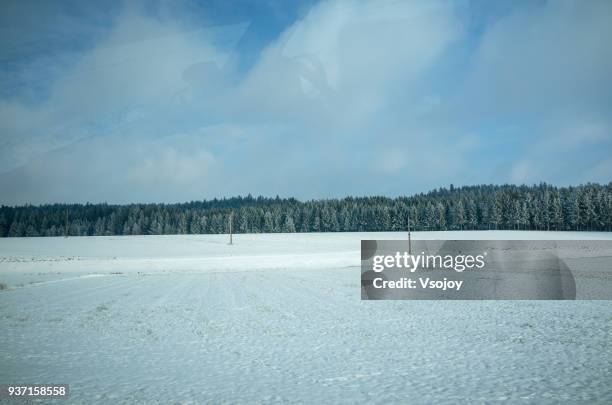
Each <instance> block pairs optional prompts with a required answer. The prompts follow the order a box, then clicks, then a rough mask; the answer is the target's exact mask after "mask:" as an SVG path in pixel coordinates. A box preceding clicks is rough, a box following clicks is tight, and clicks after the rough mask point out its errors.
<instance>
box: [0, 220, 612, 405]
mask: <svg viewBox="0 0 612 405" xmlns="http://www.w3.org/2000/svg"><path fill="white" fill-rule="evenodd" d="M405 238H406V234H405V233H333V234H259V235H251V234H249V235H235V237H234V245H231V246H230V245H228V243H227V242H228V239H227V235H173V236H125V237H118V236H117V237H70V238H18V239H15V238H6V239H0V282H1V283H5V284H6V285H7V286H8V288H7V289H5V290H2V291H0V383H56V384H63V383H67V384H70V391H71V393H70V398H69V401H68V403H83V404H85V403H87V404H89V403H113V404H116V403H227V402H230V403H270V402H279V403H280V402H283V403H285V402H288V403H366V402H367V403H390V402H397V403H432V402H435V403H457V402H469V403H473V402H486V403H491V402H498V401H499V402H504V401H509V402H511V403H516V402H518V403H555V402H560V401H566V402H588V403H598V402H599V403H610V402H612V301H469V302H468V301H361V299H360V269H359V264H360V254H359V247H360V240H361V239H405ZM413 238H415V239H569V240H572V239H577V240H578V239H579V240H585V239H612V234H610V233H585V232H581V233H572V232H519V231H515V232H506V231H505V232H495V231H491V232H419V233H416V232H415V233H413ZM62 403H66V402H64V401H62Z"/></svg>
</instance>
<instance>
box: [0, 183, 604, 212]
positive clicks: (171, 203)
mask: <svg viewBox="0 0 612 405" xmlns="http://www.w3.org/2000/svg"><path fill="white" fill-rule="evenodd" d="M588 185H596V186H601V187H606V186H612V180H610V181H609V182H607V183H606V182H586V183H581V184H569V185H558V184H552V183H547V182H537V183H530V184H528V183H521V184H517V183H503V184H494V183H487V184H484V183H483V184H467V185H456V184H449V185H446V186H440V187H435V188H431V189H429V190H427V191H421V192H415V193H409V194H408V193H406V194H398V195H382V194H363V195H344V196H337V197H321V198H316V197H314V198H298V197H292V196H281V195H278V194H277V195H263V194H254V193H247V194H244V195H232V196H219V197H212V198H202V199H192V200H180V201H179V200H177V201H130V202H112V201H110V202H109V201H85V202H75V201H63V202H43V203H37V204H33V203H23V204H17V205H15V204H13V205H11V204H5V203H2V202H0V206H2V207H9V208H20V207H43V206H53V205H88V204H89V205H112V206H126V205H181V204H190V203H199V202H212V201H224V200H232V199H245V198H248V197H251V198H253V199H259V198H262V199H266V200H275V199H277V198H279V199H281V200H296V201H298V202H301V203H307V202H319V201H334V200H336V201H339V200H344V199H347V198H354V199H365V198H387V199H391V200H393V199H398V198H412V197H416V196H419V195H429V194H431V193H435V192H437V191H440V190H444V191H450V190H451V187H452V188H454V189H455V190H458V189H459V190H460V189H467V188H476V187H539V186H549V187H553V188H557V189H566V188H575V187H584V186H588Z"/></svg>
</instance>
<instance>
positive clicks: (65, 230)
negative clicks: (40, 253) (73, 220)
mask: <svg viewBox="0 0 612 405" xmlns="http://www.w3.org/2000/svg"><path fill="white" fill-rule="evenodd" d="M67 237H68V210H66V225H65V226H64V238H67Z"/></svg>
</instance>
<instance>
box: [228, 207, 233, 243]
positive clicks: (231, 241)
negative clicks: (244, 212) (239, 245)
mask: <svg viewBox="0 0 612 405" xmlns="http://www.w3.org/2000/svg"><path fill="white" fill-rule="evenodd" d="M233 219H234V212H233V211H231V212H230V215H229V234H230V242H229V244H230V245H233V244H234V241H233V237H232V225H233V224H232V222H233Z"/></svg>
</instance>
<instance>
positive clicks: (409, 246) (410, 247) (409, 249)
mask: <svg viewBox="0 0 612 405" xmlns="http://www.w3.org/2000/svg"><path fill="white" fill-rule="evenodd" d="M408 254H409V255H411V254H412V246H411V240H410V215H408Z"/></svg>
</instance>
